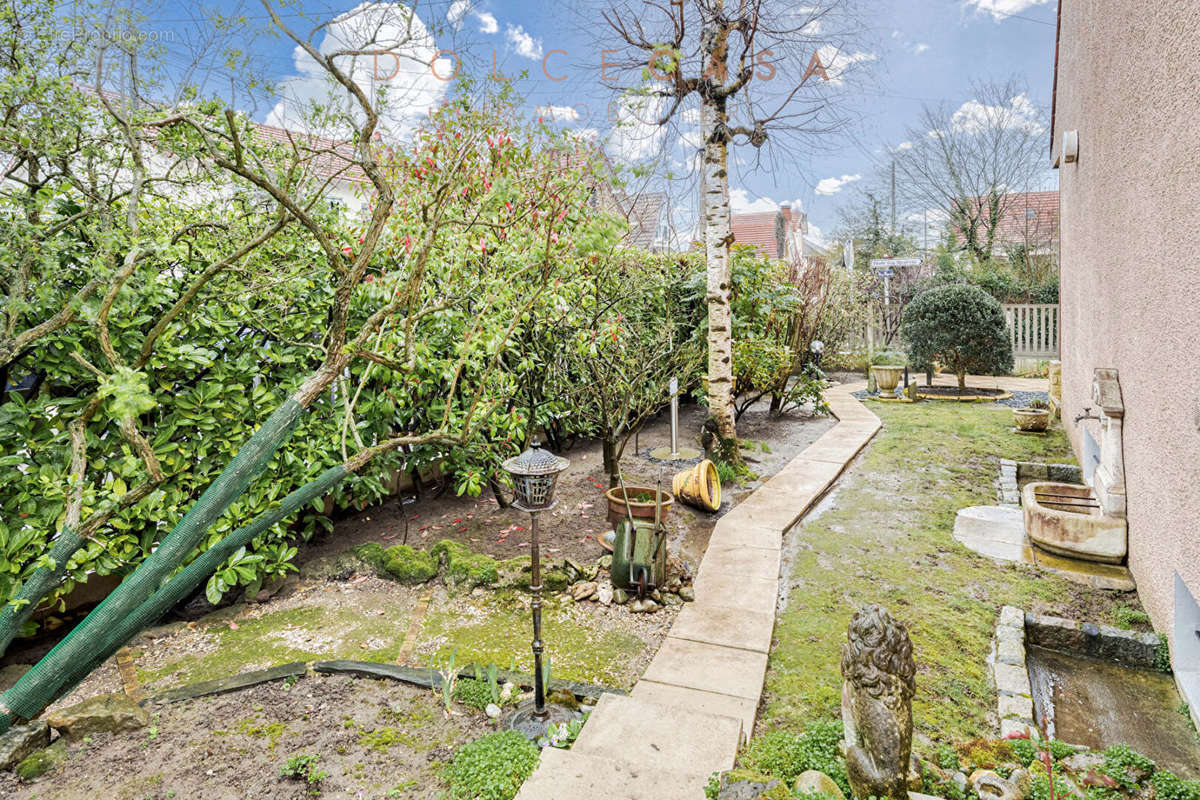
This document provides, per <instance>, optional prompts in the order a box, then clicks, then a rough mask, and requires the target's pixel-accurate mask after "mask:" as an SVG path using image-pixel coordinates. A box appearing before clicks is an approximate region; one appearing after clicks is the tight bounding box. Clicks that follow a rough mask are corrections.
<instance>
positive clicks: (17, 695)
mask: <svg viewBox="0 0 1200 800" xmlns="http://www.w3.org/2000/svg"><path fill="white" fill-rule="evenodd" d="M304 410H305V409H304V407H303V406H301V405H300V404H299V403H298V402H296V401H295V400H294V399H292V398H288V399H287V400H285V401H284V402H283V404H282V405H280V406H279V408H277V409H276V410H275V412H274V413H273V414H271V416H270V417H268V418H267V420H266V422H264V423H263V424H262V427H260V428H259V429H258V430H257V431H255V432H254V435H253V436H251V437H250V439H249V440H248V441H247V442H246V444H244V445H243V446H242V448H241V449H240V450H238V453H237V455H236V456H234V457H233V460H231V461H230V462H229V464H228V465H227V466H226V467H225V469H223V470H222V471H221V474H220V475H218V476H217V478H216V480H214V481H213V482H212V483H211V484H210V485H209V487H208V488H207V489H206V490H205V491H204V494H202V495H201V496H200V499H199V500H197V501H196V502H195V504H194V505H192V507H191V508H190V509H188V512H187V514H185V515H184V516H183V519H181V520H180V521H179V523H178V524H177V525H176V526H175V527H174V529H172V530H171V532H170V533H168V534H167V535H166V536H164V537H163V540H162V541H161V542H160V543H159V545H158V548H157V549H156V550H155V551H154V552H153V553H151V554H150V555H149V556H147V558H146V560H145V561H143V562H142V564H141V565H140V566H139V567H138V568H137V569H136V570H134V571H133V573H132V574H131V575H130V576H129V577H128V578H126V579H125V580H124V581H123V582H122V583H121V585H120V586H118V587H117V588H116V589H115V590H114V591H113V592H112V593H111V594H110V595H109V596H108V597H106V598H105V599H104V601H103V602H102V603H100V605H98V606H96V608H95V609H93V610H92V613H90V614H88V615H87V617H85V618H84V620H83V621H82V622H81V623H79V625H77V626H76V627H75V628H74V630H72V631H71V632H70V633H69V634H67V636H66V637H65V638H64V639H63V640H62V641H61V642H59V643H58V644H57V645H56V646H55V647H54V649H53V650H51V651H50V652H49V653H47V654H46V655H45V657H44V658H42V660H41V661H39V662H38V663H37V664H35V665H34V667H33V669H31V670H29V672H27V673H25V675H23V676H22V677H21V679H20V680H18V681H17V683H16V685H14V686H13V687H12V688H11V689H9V690H8V691H7V692H5V693H4V694H3V695H0V731H4V730H7V729H8V728H9V727H10V726H11V725H12V723H13V722H14V720H16V719H32V718H33V717H35V716H37V714H38V713H40V712H41V710H42V709H43V708H45V707H46V706H47V705H49V704H50V703H52V702H54V700H55V699H57V698H58V697H60V696H62V693H63V690H64V688H69V687H71V686H73V685H74V683H75V682H77V680H78V679H74V680H73V676H74V675H75V674H76V673H77V672H78V670H79V668H80V666H81V665H84V664H89V663H91V662H92V661H93V660H94V658H95V657H96V655H97V654H98V649H99V648H101V647H102V646H103V643H104V642H105V641H106V640H107V639H108V638H109V635H110V633H111V632H112V631H113V630H114V629H116V628H117V627H118V626H120V624H121V621H122V620H124V619H126V618H127V617H129V616H130V615H132V614H133V613H135V612H136V611H137V610H138V608H139V607H140V606H141V605H142V604H143V603H144V602H146V600H147V599H149V598H150V596H151V595H152V594H154V592H155V591H156V590H157V589H158V588H159V586H160V585H161V584H162V582H163V581H164V580H165V579H166V578H167V577H168V576H170V575H171V574H172V573H173V572H174V571H175V570H176V569H178V568H179V565H180V564H182V563H183V562H184V560H186V559H187V557H188V555H190V554H191V552H192V551H193V550H194V549H195V548H196V546H197V545H199V543H200V541H201V539H203V538H204V534H205V533H206V532H207V531H208V529H209V528H210V527H212V524H213V523H214V522H216V520H217V519H218V518H219V517H220V516H221V515H222V514H224V513H225V511H226V510H227V509H228V508H229V506H230V504H231V503H233V501H234V500H236V499H237V498H238V497H240V496H241V495H242V494H243V493H244V492H245V491H246V488H247V487H248V486H249V485H250V482H251V481H253V480H254V478H255V477H257V476H258V475H259V474H260V473H261V472H262V471H263V469H264V468H265V467H266V466H267V463H268V462H269V461H270V460H271V456H272V455H274V453H275V451H276V450H278V449H279V447H280V446H281V445H282V444H283V443H284V442H286V441H287V440H288V439H289V438H290V437H291V435H292V432H293V431H294V430H295V428H296V423H297V422H298V421H299V419H300V416H301V414H303V413H304Z"/></svg>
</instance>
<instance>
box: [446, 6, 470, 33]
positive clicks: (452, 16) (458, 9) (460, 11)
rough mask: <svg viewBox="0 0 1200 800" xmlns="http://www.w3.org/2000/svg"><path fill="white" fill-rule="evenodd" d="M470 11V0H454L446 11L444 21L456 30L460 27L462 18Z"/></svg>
mask: <svg viewBox="0 0 1200 800" xmlns="http://www.w3.org/2000/svg"><path fill="white" fill-rule="evenodd" d="M470 10H471V0H454V2H453V3H451V4H450V7H449V8H448V9H446V21H447V22H449V23H450V24H451V25H453V26H454V29H455V30H458V28H459V26H460V25H462V21H463V17H465V16H466V15H467V12H468V11H470Z"/></svg>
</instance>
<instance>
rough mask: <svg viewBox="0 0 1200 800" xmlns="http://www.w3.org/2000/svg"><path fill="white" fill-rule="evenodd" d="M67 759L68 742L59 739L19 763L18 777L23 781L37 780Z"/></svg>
mask: <svg viewBox="0 0 1200 800" xmlns="http://www.w3.org/2000/svg"><path fill="white" fill-rule="evenodd" d="M66 759H67V743H66V741H64V740H63V739H59V740H58V741H57V742H55V743H54V744H52V745H50V746H49V747H44V748H42V749H41V750H38V751H37V752H36V753H34V754H33V755H30V756H28V757H26V758H25V759H24V760H23V761H21V763H20V764H17V768H16V770H15V771H16V773H17V777H18V778H20V779H21V780H23V781H35V780H37V779H38V778H40V777H42V776H43V775H45V774H46V773H47V772H49V771H50V770H52V769H54V768H55V767H57V766H58V765H59V764H61V763H62V762H63V761H65V760H66Z"/></svg>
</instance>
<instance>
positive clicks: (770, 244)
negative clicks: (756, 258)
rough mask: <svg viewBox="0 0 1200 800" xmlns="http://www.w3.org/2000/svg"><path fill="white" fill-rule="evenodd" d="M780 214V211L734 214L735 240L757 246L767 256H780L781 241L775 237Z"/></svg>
mask: <svg viewBox="0 0 1200 800" xmlns="http://www.w3.org/2000/svg"><path fill="white" fill-rule="evenodd" d="M778 216H779V212H778V211H763V212H760V213H756V214H734V215H733V217H732V218H731V219H730V223H731V227H732V229H733V240H734V242H736V243H737V244H745V245H750V246H751V247H754V248H757V249H758V251H759V252H760V253H762V255H763V257H765V258H780V257H781V255H780V253H779V241H778V239H776V238H775V219H776V218H777V217H778Z"/></svg>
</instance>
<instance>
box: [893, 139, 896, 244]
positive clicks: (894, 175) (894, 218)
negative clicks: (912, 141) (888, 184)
mask: <svg viewBox="0 0 1200 800" xmlns="http://www.w3.org/2000/svg"><path fill="white" fill-rule="evenodd" d="M895 235H896V159H895V158H893V159H892V236H895Z"/></svg>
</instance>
